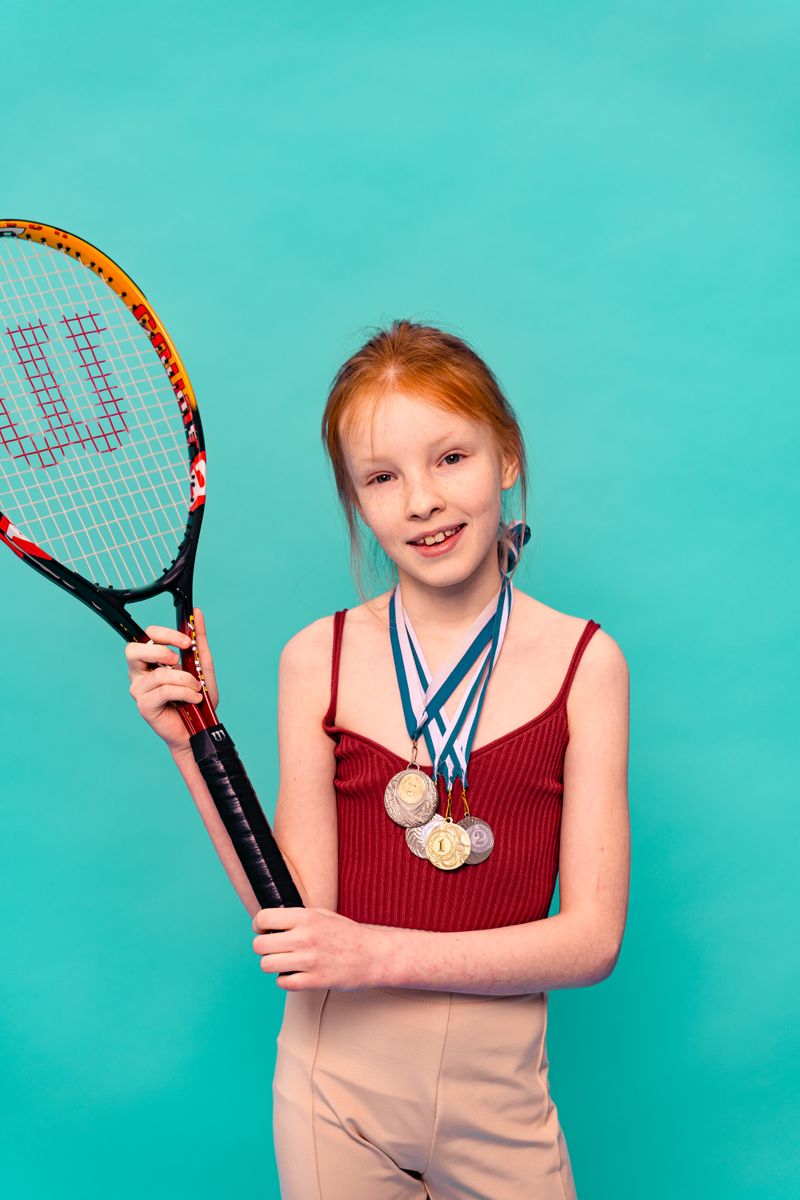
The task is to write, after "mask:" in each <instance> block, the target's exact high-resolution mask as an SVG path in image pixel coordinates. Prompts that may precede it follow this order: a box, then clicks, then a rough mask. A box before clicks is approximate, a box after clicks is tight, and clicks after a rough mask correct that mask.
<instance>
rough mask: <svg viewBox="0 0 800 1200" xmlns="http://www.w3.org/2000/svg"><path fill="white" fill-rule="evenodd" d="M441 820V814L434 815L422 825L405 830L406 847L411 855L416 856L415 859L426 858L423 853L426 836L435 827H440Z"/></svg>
mask: <svg viewBox="0 0 800 1200" xmlns="http://www.w3.org/2000/svg"><path fill="white" fill-rule="evenodd" d="M443 820H444V817H443V816H442V815H441V813H436V814H435V815H434V816H432V817H431V819H430V821H426V822H425V824H424V825H417V826H416V827H415V828H413V829H407V830H406V845H407V846H408V848H409V850H410V851H411V853H412V854H416V856H417V858H427V857H428V856H427V854H426V853H425V843H426V841H427V840H428V834H429V833H430V831H431V830H432V829H433V828H434V826H435V825H441V823H442V821H443Z"/></svg>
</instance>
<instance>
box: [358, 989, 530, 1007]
mask: <svg viewBox="0 0 800 1200" xmlns="http://www.w3.org/2000/svg"><path fill="white" fill-rule="evenodd" d="M363 991H365V992H372V993H379V994H380V995H381V996H393V997H394V998H395V999H397V1000H411V1001H414V1002H416V1003H418V1004H497V1003H498V1002H499V1003H503V1002H504V1001H505V1002H511V1003H515V1004H520V1003H524V1002H525V1001H531V1002H537V1001H539V1002H542V1001H544V999H545V997H546V995H547V993H546V992H525V993H519V994H517V995H513V996H487V995H484V994H482V993H478V992H441V991H436V990H434V989H433V988H381V987H376V988H366V989H363Z"/></svg>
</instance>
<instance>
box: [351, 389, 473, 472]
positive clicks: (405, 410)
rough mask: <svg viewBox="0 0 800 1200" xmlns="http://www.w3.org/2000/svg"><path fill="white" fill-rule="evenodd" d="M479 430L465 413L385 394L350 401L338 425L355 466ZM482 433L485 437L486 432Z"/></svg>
mask: <svg viewBox="0 0 800 1200" xmlns="http://www.w3.org/2000/svg"><path fill="white" fill-rule="evenodd" d="M482 428H483V427H482V426H481V425H480V424H479V423H478V422H477V421H475V420H473V419H472V418H471V417H468V416H467V415H466V414H465V413H462V412H455V411H454V410H452V409H449V408H445V407H444V406H443V405H442V404H440V403H438V402H437V401H435V400H430V399H427V398H425V397H420V396H414V395H410V394H408V393H405V392H387V393H385V394H384V395H382V396H366V397H363V398H361V399H359V400H356V401H353V405H352V408H351V410H350V411H348V413H347V417H346V420H345V421H344V422H343V424H342V441H343V444H344V447H345V453H346V454H347V456H348V457H349V458H351V459H352V460H353V461H354V462H357V461H361V460H367V459H372V458H375V457H379V456H381V455H382V454H390V453H392V452H395V453H396V452H398V451H401V450H403V449H408V450H413V449H415V448H418V447H424V446H427V445H430V444H431V443H433V442H436V441H438V440H440V439H442V438H447V437H457V436H464V437H466V436H468V435H473V436H474V435H475V434H476V433H477V432H479V431H480V430H481V429H482ZM484 432H485V434H486V435H487V436H488V435H489V431H488V429H487V430H485V431H484Z"/></svg>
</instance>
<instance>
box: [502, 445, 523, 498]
mask: <svg viewBox="0 0 800 1200" xmlns="http://www.w3.org/2000/svg"><path fill="white" fill-rule="evenodd" d="M501 465H502V480H501V483H500V487H501V488H502V490H503V491H504V492H506V491H508V489H509V488H511V487H513V486H514V484H515V483H516V482H517V480H518V479H519V462H518V460H517V457H516V455H515V454H512V455H503V459H502V464H501Z"/></svg>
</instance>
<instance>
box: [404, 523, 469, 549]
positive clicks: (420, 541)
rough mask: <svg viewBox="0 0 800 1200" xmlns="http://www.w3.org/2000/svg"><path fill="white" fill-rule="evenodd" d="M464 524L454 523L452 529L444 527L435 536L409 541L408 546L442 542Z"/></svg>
mask: <svg viewBox="0 0 800 1200" xmlns="http://www.w3.org/2000/svg"><path fill="white" fill-rule="evenodd" d="M463 528H464V525H463V524H462V525H454V526H453V528H452V529H445V530H443V531H442V532H441V533H437V534H436V536H435V537H426V538H419V539H418V540H417V541H416V542H409V543H408V544H409V546H438V545H440V544H441V543H442V542H446V541H447V539H448V538H451V537H453V535H454V534H456V533H458V531H459V530H460V529H463Z"/></svg>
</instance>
